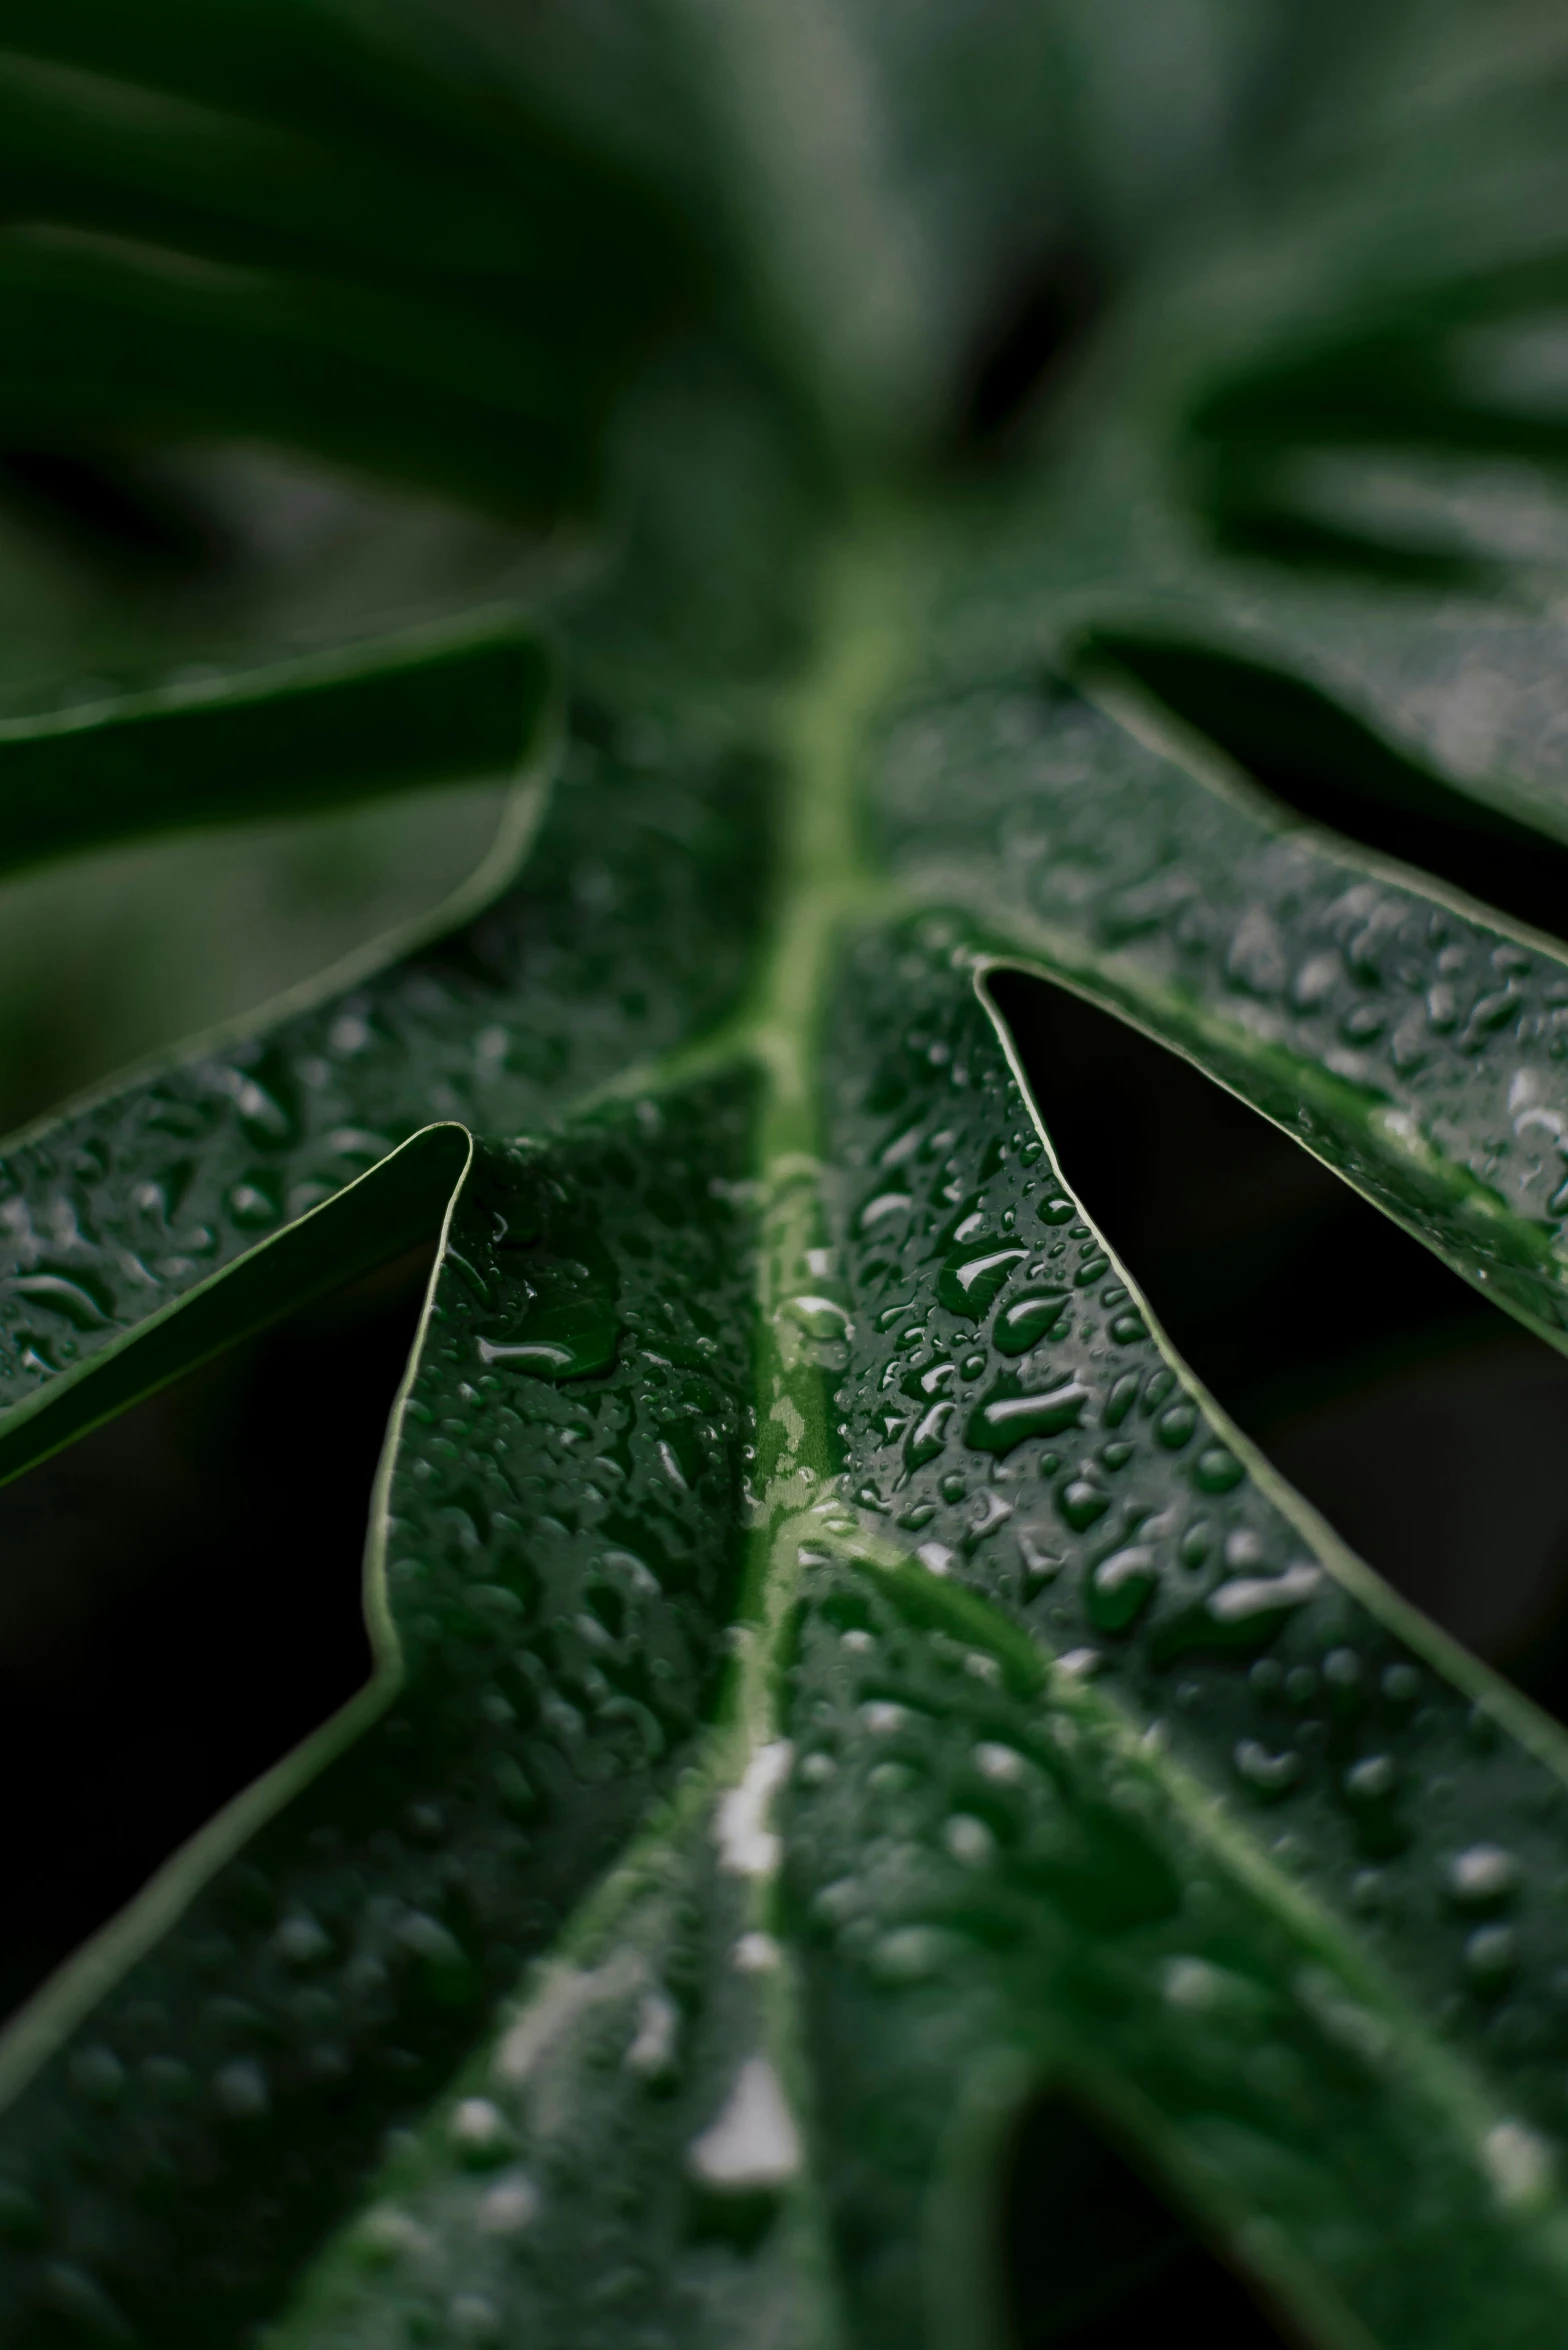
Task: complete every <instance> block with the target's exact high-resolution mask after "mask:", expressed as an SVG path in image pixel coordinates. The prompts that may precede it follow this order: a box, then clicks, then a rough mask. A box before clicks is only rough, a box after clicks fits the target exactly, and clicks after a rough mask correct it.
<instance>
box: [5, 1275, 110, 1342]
mask: <svg viewBox="0 0 1568 2350" xmlns="http://www.w3.org/2000/svg"><path fill="white" fill-rule="evenodd" d="M11 1290H12V1294H13V1295H14V1296H16V1297H25V1298H26V1299H27V1300H28V1302H29V1303H30V1304H32V1305H40V1306H48V1307H49V1308H50V1309H51V1310H52V1311H53V1312H54V1313H57V1314H61V1315H63V1316H64V1318H65V1319H66V1321H68V1322H70V1323H71V1324H72V1325H73V1326H74V1327H75V1328H76V1329H78V1330H106V1329H108V1328H109V1326H110V1323H111V1320H112V1316H111V1314H110V1311H109V1299H108V1297H107V1295H103V1294H100V1293H98V1292H97V1291H96V1290H95V1289H94V1288H92V1287H90V1286H89V1285H88V1283H87V1281H86V1280H85V1279H83V1278H82V1276H81V1275H79V1274H78V1275H76V1276H75V1277H68V1276H67V1275H65V1274H64V1273H24V1274H23V1275H22V1277H21V1278H20V1279H19V1280H17V1281H13V1282H12V1284H11Z"/></svg>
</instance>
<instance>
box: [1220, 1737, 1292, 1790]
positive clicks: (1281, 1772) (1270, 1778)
mask: <svg viewBox="0 0 1568 2350" xmlns="http://www.w3.org/2000/svg"><path fill="white" fill-rule="evenodd" d="M1231 1759H1232V1761H1233V1762H1234V1763H1235V1766H1236V1770H1237V1773H1238V1775H1239V1776H1240V1777H1241V1778H1243V1779H1245V1780H1246V1782H1247V1785H1248V1786H1249V1787H1253V1788H1255V1789H1256V1790H1257V1792H1258V1794H1260V1795H1261V1796H1263V1797H1265V1798H1266V1799H1268V1800H1273V1799H1275V1798H1277V1797H1278V1796H1281V1795H1287V1794H1289V1792H1290V1790H1291V1788H1292V1787H1294V1786H1295V1784H1296V1782H1297V1781H1298V1780H1299V1778H1300V1777H1301V1773H1302V1761H1301V1757H1300V1755H1299V1754H1297V1753H1295V1752H1294V1751H1293V1750H1292V1749H1291V1748H1290V1747H1286V1748H1285V1750H1284V1751H1283V1753H1280V1754H1270V1752H1269V1750H1268V1748H1267V1747H1266V1746H1262V1745H1260V1744H1259V1743H1258V1741H1257V1739H1256V1738H1243V1739H1242V1741H1241V1743H1240V1744H1239V1745H1238V1746H1237V1748H1236V1751H1235V1753H1234V1755H1233V1756H1232V1758H1231Z"/></svg>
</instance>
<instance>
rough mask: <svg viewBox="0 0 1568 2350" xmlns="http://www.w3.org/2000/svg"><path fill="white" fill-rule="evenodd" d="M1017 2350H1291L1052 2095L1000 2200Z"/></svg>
mask: <svg viewBox="0 0 1568 2350" xmlns="http://www.w3.org/2000/svg"><path fill="white" fill-rule="evenodd" d="M1002 2227H1003V2235H1004V2241H1003V2260H1004V2273H1005V2276H1006V2306H1007V2321H1008V2350H1148V2345H1149V2344H1150V2343H1151V2342H1164V2341H1166V2340H1168V2339H1179V2340H1181V2341H1186V2342H1194V2343H1202V2344H1203V2345H1204V2350H1288V2345H1291V2344H1293V2343H1294V2342H1295V2339H1296V2338H1295V2336H1293V2335H1287V2334H1285V2333H1282V2332H1281V2331H1280V2329H1279V2327H1278V2326H1277V2325H1276V2324H1275V2323H1273V2322H1272V2321H1271V2320H1270V2319H1269V2318H1268V2317H1267V2316H1266V2315H1265V2314H1264V2312H1263V2309H1262V2307H1261V2306H1260V2305H1259V2303H1258V2302H1257V2301H1256V2300H1255V2299H1254V2298H1253V2296H1252V2294H1251V2293H1250V2292H1249V2291H1248V2289H1247V2288H1246V2286H1244V2285H1243V2284H1242V2283H1241V2281H1240V2280H1239V2278H1238V2277H1237V2276H1236V2275H1235V2273H1234V2272H1233V2271H1232V2270H1231V2269H1229V2268H1227V2267H1226V2266H1225V2265H1224V2263H1223V2262H1222V2261H1220V2260H1218V2259H1216V2258H1215V2256H1214V2254H1213V2253H1212V2252H1211V2251H1210V2250H1209V2249H1208V2246H1207V2245H1206V2244H1205V2243H1204V2242H1203V2241H1202V2240H1201V2238H1200V2237H1199V2236H1198V2235H1196V2234H1195V2233H1194V2231H1193V2230H1192V2228H1191V2227H1189V2226H1188V2224H1187V2223H1186V2221H1185V2220H1184V2219H1182V2218H1181V2217H1180V2216H1179V2214H1178V2213H1177V2212H1176V2211H1175V2209H1174V2208H1173V2207H1172V2206H1171V2205H1170V2204H1169V2203H1167V2202H1166V2201H1165V2200H1164V2198H1163V2197H1162V2196H1161V2195H1159V2194H1158V2193H1157V2192H1156V2190H1155V2189H1154V2188H1153V2187H1151V2186H1150V2185H1149V2184H1148V2182H1147V2181H1146V2180H1145V2179H1144V2178H1143V2177H1142V2176H1141V2175H1140V2173H1139V2172H1138V2171H1136V2170H1135V2169H1134V2168H1133V2166H1132V2165H1131V2163H1129V2162H1128V2161H1126V2159H1125V2158H1124V2157H1123V2156H1122V2155H1121V2153H1119V2152H1118V2150H1117V2148H1116V2147H1115V2146H1114V2145H1113V2144H1112V2142H1111V2141H1110V2139H1109V2138H1108V2137H1106V2135H1105V2134H1104V2133H1103V2131H1101V2130H1100V2129H1099V2128H1098V2127H1097V2126H1096V2124H1095V2122H1094V2121H1093V2120H1092V2118H1091V2117H1090V2116H1089V2115H1088V2114H1086V2113H1085V2112H1083V2111H1082V2110H1081V2109H1080V2108H1079V2107H1078V2106H1077V2105H1075V2104H1074V2103H1072V2102H1070V2101H1069V2100H1067V2099H1065V2098H1062V2097H1060V2096H1057V2095H1053V2094H1046V2095H1043V2096H1041V2097H1039V2098H1037V2099H1036V2100H1035V2101H1034V2102H1033V2104H1031V2105H1030V2107H1029V2108H1028V2110H1027V2111H1026V2112H1025V2114H1024V2115H1023V2118H1022V2120H1021V2122H1020V2123H1019V2126H1018V2128H1017V2130H1016V2132H1015V2134H1014V2137H1013V2141H1012V2144H1011V2146H1010V2148H1009V2150H1008V2155H1007V2163H1006V2174H1005V2183H1004V2188H1003V2196H1002Z"/></svg>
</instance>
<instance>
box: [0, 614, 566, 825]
mask: <svg viewBox="0 0 1568 2350" xmlns="http://www.w3.org/2000/svg"><path fill="white" fill-rule="evenodd" d="M549 691H550V667H549V661H548V657H547V655H546V654H545V652H544V650H543V648H542V647H541V646H540V645H539V644H538V643H537V642H536V641H535V640H533V639H531V638H529V637H528V636H527V635H525V634H523V633H522V632H521V631H520V630H519V629H518V628H517V627H516V626H515V625H509V624H508V623H507V622H505V621H504V620H503V621H501V622H498V623H497V624H496V625H494V626H492V627H491V628H489V629H479V630H465V631H464V632H463V634H462V635H461V636H459V637H457V638H455V639H454V638H452V637H451V636H450V635H449V636H447V637H445V638H442V637H436V638H428V639H423V640H419V639H416V640H413V641H404V642H402V643H398V644H394V645H390V646H377V647H374V648H370V649H369V651H368V657H367V653H366V652H364V651H362V652H360V653H359V654H358V655H357V657H350V658H348V659H344V658H343V657H341V656H339V657H335V658H328V659H321V658H317V659H314V660H311V659H306V660H302V661H299V662H296V663H294V664H293V665H291V666H290V667H289V668H287V669H281V670H263V671H257V672H253V673H251V674H250V675H242V676H240V677H238V678H236V679H233V680H226V681H222V682H218V683H206V682H203V683H200V684H196V685H187V686H173V687H168V688H165V689H163V690H162V691H154V692H151V693H146V694H138V695H128V696H125V697H122V698H121V699H119V700H116V701H112V702H106V703H99V704H97V705H91V704H89V705H88V706H86V707H77V708H74V709H71V710H67V711H64V712H59V713H54V714H51V715H50V716H49V717H47V718H42V719H33V720H28V719H12V720H10V721H8V722H7V721H3V720H0V869H3V868H4V867H7V866H17V865H24V864H29V863H32V862H33V861H35V860H36V859H38V858H41V857H48V856H59V855H62V854H64V853H65V852H66V851H68V850H72V849H83V848H89V847H92V846H95V845H96V844H97V843H98V842H99V841H104V840H114V839H116V838H120V837H123V836H125V835H126V834H140V833H146V832H152V831H156V830H158V829H160V828H162V827H165V826H177V825H190V824H210V823H214V822H217V823H225V822H242V821H244V820H245V819H246V818H253V817H258V816H276V815H294V814H300V813H305V812H307V811H310V810H313V809H317V808H330V807H333V806H342V805H345V804H347V803H350V802H352V801H354V800H357V799H363V798H367V797H371V796H378V795H380V794H383V793H386V792H394V791H400V790H402V791H408V790H415V789H417V788H418V787H419V786H421V785H428V784H432V783H447V782H453V783H456V782H463V781H466V780H468V779H470V778H472V777H474V776H480V775H499V776H509V775H513V774H516V773H517V772H519V770H520V769H522V768H523V767H524V766H525V764H527V762H528V759H529V757H530V755H531V754H532V753H533V752H534V751H535V750H536V747H537V746H538V744H539V741H540V738H541V735H542V732H543V730H544V726H545V721H546V713H547V708H548V700H549Z"/></svg>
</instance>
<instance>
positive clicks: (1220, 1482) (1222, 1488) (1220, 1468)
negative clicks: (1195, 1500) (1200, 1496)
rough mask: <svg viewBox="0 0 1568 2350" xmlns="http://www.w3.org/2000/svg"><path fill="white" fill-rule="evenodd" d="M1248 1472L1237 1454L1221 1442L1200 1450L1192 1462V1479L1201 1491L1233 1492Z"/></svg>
mask: <svg viewBox="0 0 1568 2350" xmlns="http://www.w3.org/2000/svg"><path fill="white" fill-rule="evenodd" d="M1246 1473H1247V1472H1246V1470H1245V1469H1244V1468H1243V1467H1242V1465H1241V1463H1240V1461H1238V1460H1237V1458H1236V1456H1235V1454H1234V1453H1233V1452H1227V1451H1226V1450H1225V1447H1224V1446H1223V1445H1220V1444H1212V1445H1210V1446H1209V1447H1208V1448H1207V1450H1206V1451H1204V1452H1200V1453H1199V1455H1198V1457H1197V1459H1196V1460H1195V1461H1194V1462H1193V1464H1192V1481H1193V1483H1194V1485H1196V1486H1197V1488H1198V1491H1199V1492H1200V1493H1231V1492H1233V1491H1234V1490H1235V1488H1236V1487H1237V1486H1238V1485H1239V1484H1240V1483H1241V1481H1242V1479H1243V1477H1244V1476H1245V1475H1246Z"/></svg>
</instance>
